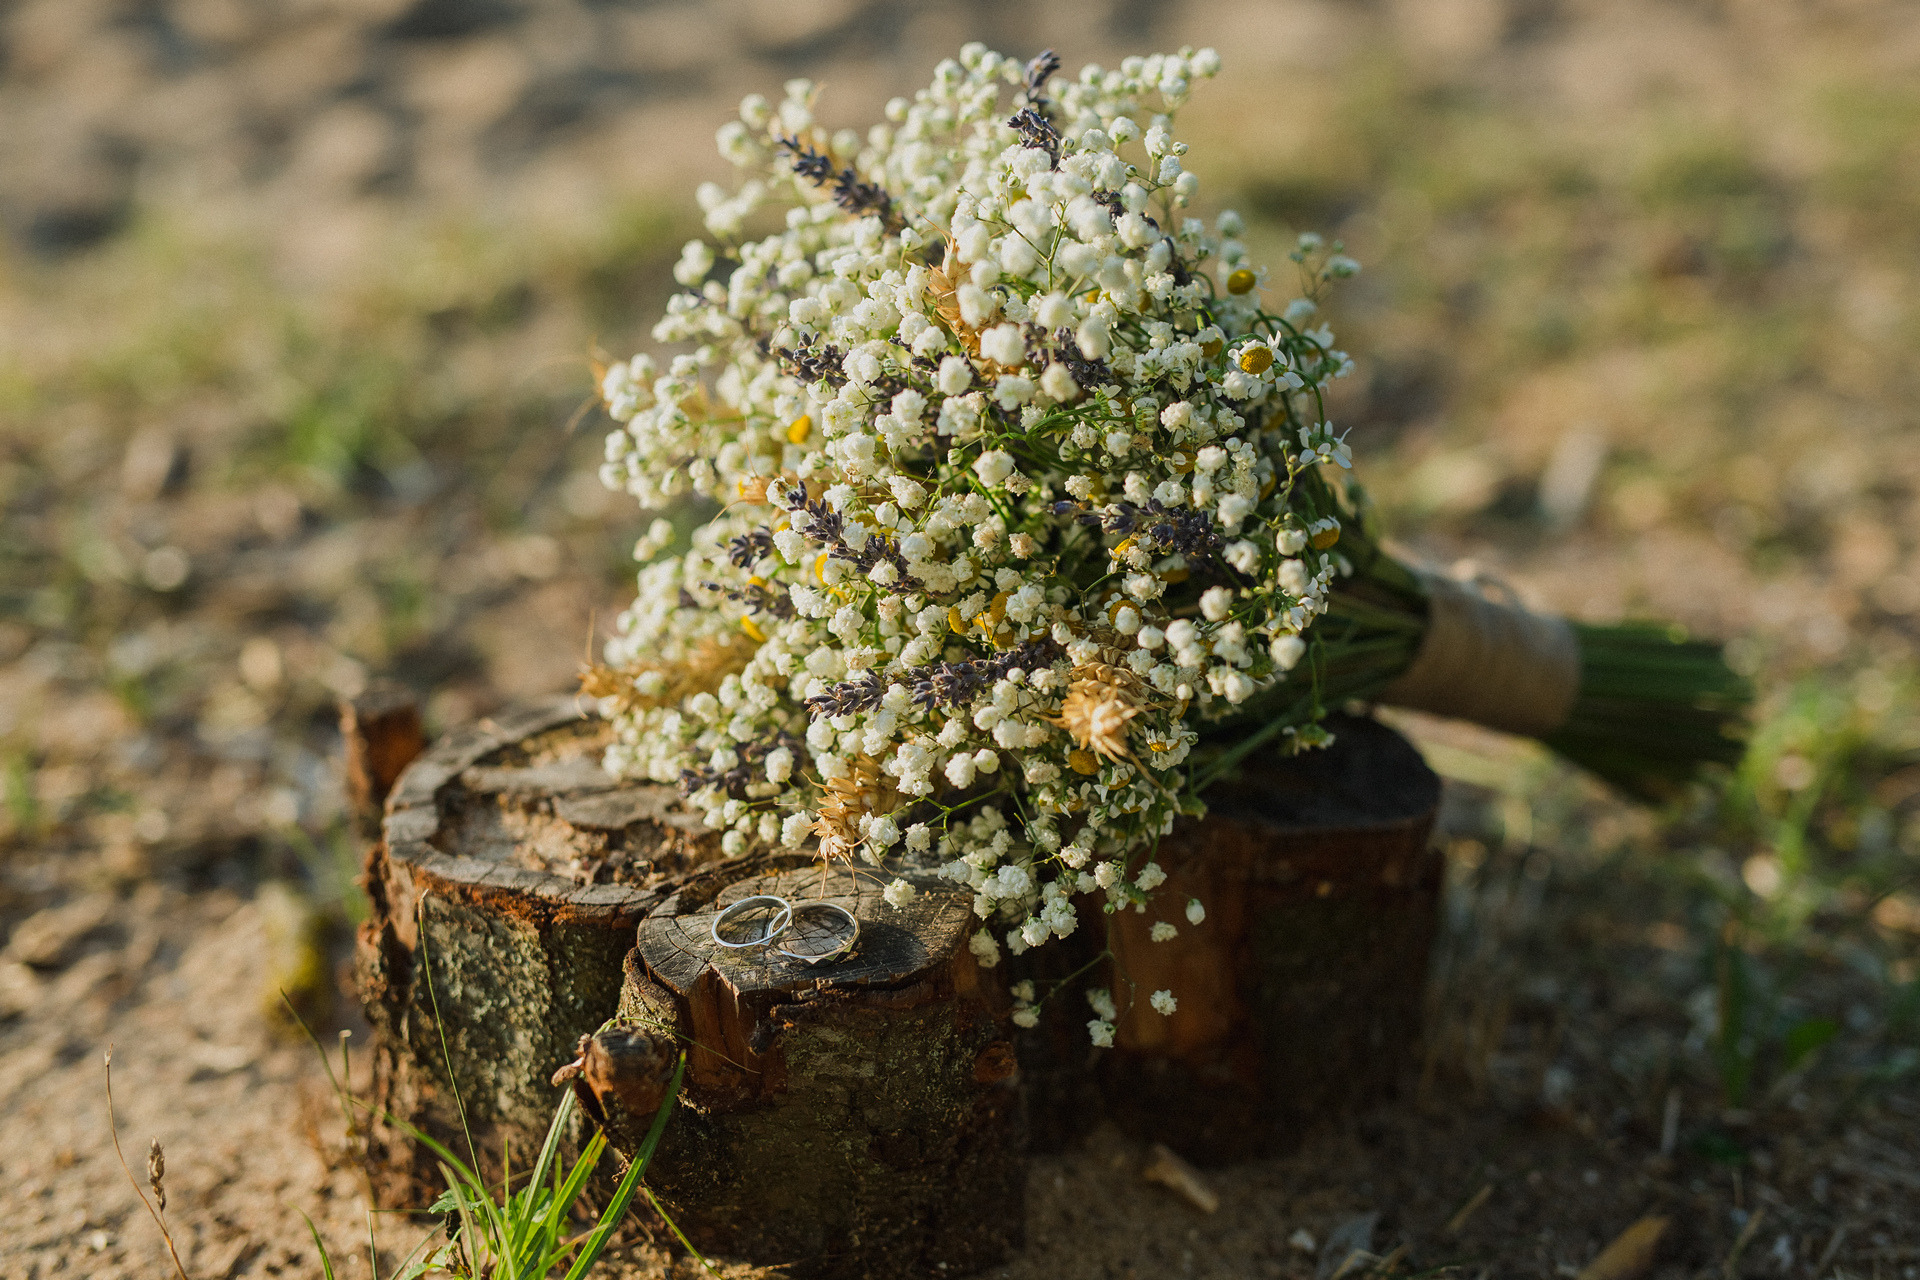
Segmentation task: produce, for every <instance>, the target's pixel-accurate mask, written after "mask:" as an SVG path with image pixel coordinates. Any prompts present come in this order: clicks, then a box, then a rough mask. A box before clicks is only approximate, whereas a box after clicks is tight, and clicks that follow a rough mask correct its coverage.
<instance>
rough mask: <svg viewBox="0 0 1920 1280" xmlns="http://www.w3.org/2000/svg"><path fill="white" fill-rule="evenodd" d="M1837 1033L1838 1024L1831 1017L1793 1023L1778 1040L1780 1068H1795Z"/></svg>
mask: <svg viewBox="0 0 1920 1280" xmlns="http://www.w3.org/2000/svg"><path fill="white" fill-rule="evenodd" d="M1839 1034H1840V1024H1839V1023H1837V1022H1835V1021H1834V1020H1833V1019H1832V1018H1808V1019H1807V1020H1806V1021H1804V1022H1797V1023H1795V1024H1794V1025H1793V1026H1792V1027H1791V1028H1789V1029H1788V1031H1787V1034H1786V1035H1785V1036H1784V1037H1783V1038H1782V1040H1781V1042H1780V1048H1781V1066H1782V1068H1783V1069H1784V1070H1787V1071H1793V1070H1795V1069H1797V1068H1798V1067H1799V1066H1800V1065H1801V1064H1802V1063H1804V1062H1805V1061H1806V1060H1807V1059H1808V1058H1810V1057H1812V1056H1813V1054H1814V1053H1815V1051H1817V1050H1818V1049H1820V1048H1821V1047H1822V1046H1823V1045H1825V1044H1826V1043H1827V1042H1828V1041H1829V1040H1831V1039H1833V1038H1834V1037H1835V1036H1837V1035H1839Z"/></svg>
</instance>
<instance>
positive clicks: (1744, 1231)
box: [1720, 1205, 1767, 1280]
mask: <svg viewBox="0 0 1920 1280" xmlns="http://www.w3.org/2000/svg"><path fill="white" fill-rule="evenodd" d="M1766 1216H1767V1209H1766V1206H1765V1205H1762V1206H1760V1207H1759V1208H1758V1209H1755V1210H1754V1211H1753V1216H1752V1217H1751V1218H1748V1219H1747V1225H1746V1226H1744V1227H1742V1228H1740V1235H1739V1236H1738V1238H1736V1239H1735V1240H1734V1242H1733V1248H1732V1249H1730V1250H1728V1251H1727V1261H1726V1265H1725V1266H1723V1267H1721V1268H1720V1274H1721V1275H1723V1276H1725V1277H1726V1280H1733V1277H1734V1272H1735V1270H1736V1268H1738V1267H1739V1265H1740V1255H1741V1254H1742V1253H1745V1252H1746V1249H1747V1245H1748V1244H1749V1243H1751V1242H1752V1240H1753V1237H1754V1236H1755V1235H1756V1234H1757V1233H1758V1232H1759V1230H1760V1223H1761V1220H1762V1219H1764V1218H1765V1217H1766Z"/></svg>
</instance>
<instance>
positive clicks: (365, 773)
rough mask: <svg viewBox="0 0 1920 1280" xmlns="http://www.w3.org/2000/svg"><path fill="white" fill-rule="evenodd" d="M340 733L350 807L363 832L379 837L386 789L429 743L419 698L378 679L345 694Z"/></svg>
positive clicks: (408, 691)
mask: <svg viewBox="0 0 1920 1280" xmlns="http://www.w3.org/2000/svg"><path fill="white" fill-rule="evenodd" d="M340 736H341V738H342V739H344V740H345V742H346V756H347V758H346V771H347V810H348V812H349V813H351V814H352V815H353V822H354V827H355V829H356V830H357V831H358V832H359V833H360V835H361V836H362V838H364V839H368V840H372V839H377V838H378V837H379V835H380V815H381V814H382V812H384V810H385V807H386V803H387V794H388V793H389V792H391V791H392V790H393V785H394V783H396V782H398V781H399V780H400V774H401V772H402V771H403V770H404V769H406V767H407V766H408V765H410V764H412V763H413V761H414V758H415V757H416V756H418V755H419V754H420V753H421V752H422V751H424V750H426V747H427V737H426V733H425V731H424V730H423V729H422V728H421V725H420V703H419V700H418V699H416V698H415V697H414V696H413V693H412V691H411V690H409V689H408V688H407V687H406V686H405V685H402V684H397V683H395V682H394V681H391V680H376V681H374V682H373V683H372V684H370V685H369V686H367V688H366V690H365V691H364V692H362V693H361V694H360V695H359V696H357V697H353V698H343V699H342V700H341V702H340Z"/></svg>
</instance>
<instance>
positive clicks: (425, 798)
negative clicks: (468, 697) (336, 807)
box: [349, 698, 718, 1204]
mask: <svg viewBox="0 0 1920 1280" xmlns="http://www.w3.org/2000/svg"><path fill="white" fill-rule="evenodd" d="M609 732H610V731H609V729H608V726H607V725H606V724H605V723H604V722H603V721H600V720H597V719H593V718H584V717H583V716H582V715H581V713H580V711H579V709H578V707H577V705H576V702H575V700H574V699H572V698H558V699H553V700H550V701H546V702H542V703H538V704H534V705H530V706H526V707H521V708H517V709H515V710H513V711H511V712H508V713H505V714H502V715H500V716H498V717H496V718H493V719H484V720H481V721H480V722H479V723H478V724H476V725H473V726H469V727H466V728H462V729H457V730H454V731H453V732H451V733H448V734H446V735H445V736H444V737H442V738H441V739H440V740H439V741H438V742H437V743H435V744H434V745H433V747H432V748H431V749H429V750H428V751H427V752H426V753H425V754H423V755H421V756H419V757H418V758H417V759H415V760H414V761H413V763H412V764H411V765H409V766H408V767H407V768H406V770H405V772H404V773H402V774H401V775H400V778H399V781H398V783H397V784H396V785H395V786H394V787H393V790H392V794H391V795H390V796H389V797H388V798H387V803H386V817H385V821H384V823H383V826H382V839H381V841H380V842H379V843H377V844H375V845H374V846H373V847H372V849H371V850H370V851H369V854H368V858H367V866H366V875H365V885H366V889H367V896H368V899H369V904H370V907H371V911H370V915H369V918H368V919H367V920H366V922H365V923H364V924H363V925H362V926H361V929H360V935H359V947H358V955H357V969H358V972H359V978H360V984H361V992H362V996H363V999H364V1000H365V1002H366V1007H367V1015H368V1019H369V1021H370V1022H371V1023H372V1024H373V1027H374V1031H375V1036H376V1041H375V1059H374V1061H375V1096H374V1102H375V1103H376V1105H377V1106H378V1107H380V1108H381V1109H382V1110H383V1111H385V1112H387V1113H389V1114H391V1115H393V1116H395V1117H398V1118H400V1119H402V1120H404V1121H406V1122H408V1123H409V1124H412V1125H414V1126H415V1127H417V1128H419V1129H421V1130H423V1131H424V1132H426V1133H428V1134H431V1135H432V1136H433V1137H435V1138H437V1139H439V1140H440V1141H442V1142H444V1143H446V1144H447V1145H448V1146H449V1147H450V1148H451V1149H453V1150H455V1151H456V1152H458V1153H460V1154H461V1155H462V1156H463V1157H465V1156H466V1155H467V1150H466V1143H465V1140H464V1137H463V1136H462V1130H463V1126H462V1116H461V1114H460V1108H461V1106H462V1105H463V1106H464V1109H465V1121H466V1124H467V1126H469V1127H471V1129H472V1130H473V1134H474V1138H475V1140H476V1143H477V1145H478V1146H479V1147H480V1149H481V1150H480V1154H481V1156H482V1157H483V1159H484V1160H486V1161H489V1162H490V1161H492V1160H495V1159H497V1158H498V1155H499V1151H500V1142H501V1140H502V1139H510V1140H511V1141H512V1143H513V1145H514V1146H515V1147H517V1148H519V1149H520V1150H521V1151H524V1152H527V1153H528V1158H531V1154H532V1153H533V1152H534V1151H536V1150H537V1149H538V1144H539V1142H540V1140H541V1138H542V1137H543V1136H544V1134H545V1132H546V1129H547V1126H548V1124H549V1123H550V1121H551V1120H552V1117H553V1111H554V1107H555V1105H556V1102H557V1098H556V1095H555V1092H554V1090H553V1088H552V1085H551V1084H550V1079H551V1077H552V1075H553V1072H554V1069H555V1068H556V1067H557V1066H559V1065H561V1064H562V1063H565V1062H566V1061H567V1060H568V1059H570V1058H572V1057H573V1056H574V1053H575V1046H576V1044H577V1042H578V1039H579V1037H580V1035H581V1034H582V1033H584V1032H592V1031H594V1030H596V1029H598V1028H599V1027H600V1026H601V1025H602V1024H603V1023H604V1022H606V1020H607V1019H609V1018H611V1017H612V1016H613V1014H614V1012H615V1009H616V1008H617V1006H618V1004H619V999H620V984H621V960H622V957H623V956H624V955H625V954H626V952H627V950H628V949H629V948H630V947H631V946H632V942H633V936H634V934H633V931H634V929H635V927H636V926H637V925H638V923H639V921H640V920H641V918H642V917H644V916H645V915H646V913H647V912H648V911H649V910H650V909H651V908H653V907H654V906H655V905H656V904H657V903H658V902H659V901H660V900H661V898H662V897H663V896H664V888H665V886H666V884H667V883H668V881H669V880H671V879H674V878H677V877H679V876H681V875H684V874H685V872H686V871H687V870H688V869H689V868H690V867H692V866H693V865H695V864H697V863H699V862H701V861H703V860H706V859H708V858H711V857H714V856H717V854H718V841H717V839H715V838H714V837H713V835H712V833H710V832H708V831H706V830H705V828H704V827H702V826H701V825H700V822H699V820H698V818H697V817H694V816H692V815H689V814H687V813H685V812H683V811H681V810H680V809H678V808H677V807H676V797H675V794H674V791H673V789H672V788H671V787H663V786H648V785H635V784H630V783H625V782H621V781H619V780H617V779H615V778H612V777H610V776H608V775H607V774H606V773H605V772H603V771H602V770H601V768H600V765H599V759H600V753H601V751H602V750H603V749H604V748H605V746H606V742H607V738H608V734H609ZM349 742H350V748H351V742H352V739H351V738H350V739H349ZM449 1063H451V1076H449V1067H448V1064H449ZM450 1085H451V1086H452V1088H457V1090H458V1094H459V1097H458V1101H457V1102H456V1099H455V1097H454V1095H453V1092H452V1088H450V1087H449V1086H450ZM373 1146H374V1150H373V1152H372V1154H373V1156H374V1164H375V1167H376V1168H377V1169H378V1170H380V1173H381V1177H380V1186H379V1190H380V1192H381V1195H382V1197H383V1199H384V1200H386V1201H387V1202H388V1203H393V1204H403V1203H418V1202H419V1196H420V1194H421V1193H422V1192H428V1193H429V1194H430V1193H431V1191H432V1190H433V1189H435V1188H436V1187H437V1184H438V1183H439V1176H438V1174H437V1172H436V1171H435V1168H434V1165H433V1162H432V1159H431V1157H429V1156H427V1155H426V1154H425V1153H424V1152H422V1151H420V1150H419V1148H418V1146H417V1144H416V1143H414V1142H413V1141H412V1140H411V1139H410V1137H409V1136H408V1135H406V1134H405V1133H404V1131H402V1132H388V1131H386V1130H385V1129H384V1128H383V1127H376V1132H375V1133H374V1135H373Z"/></svg>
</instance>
